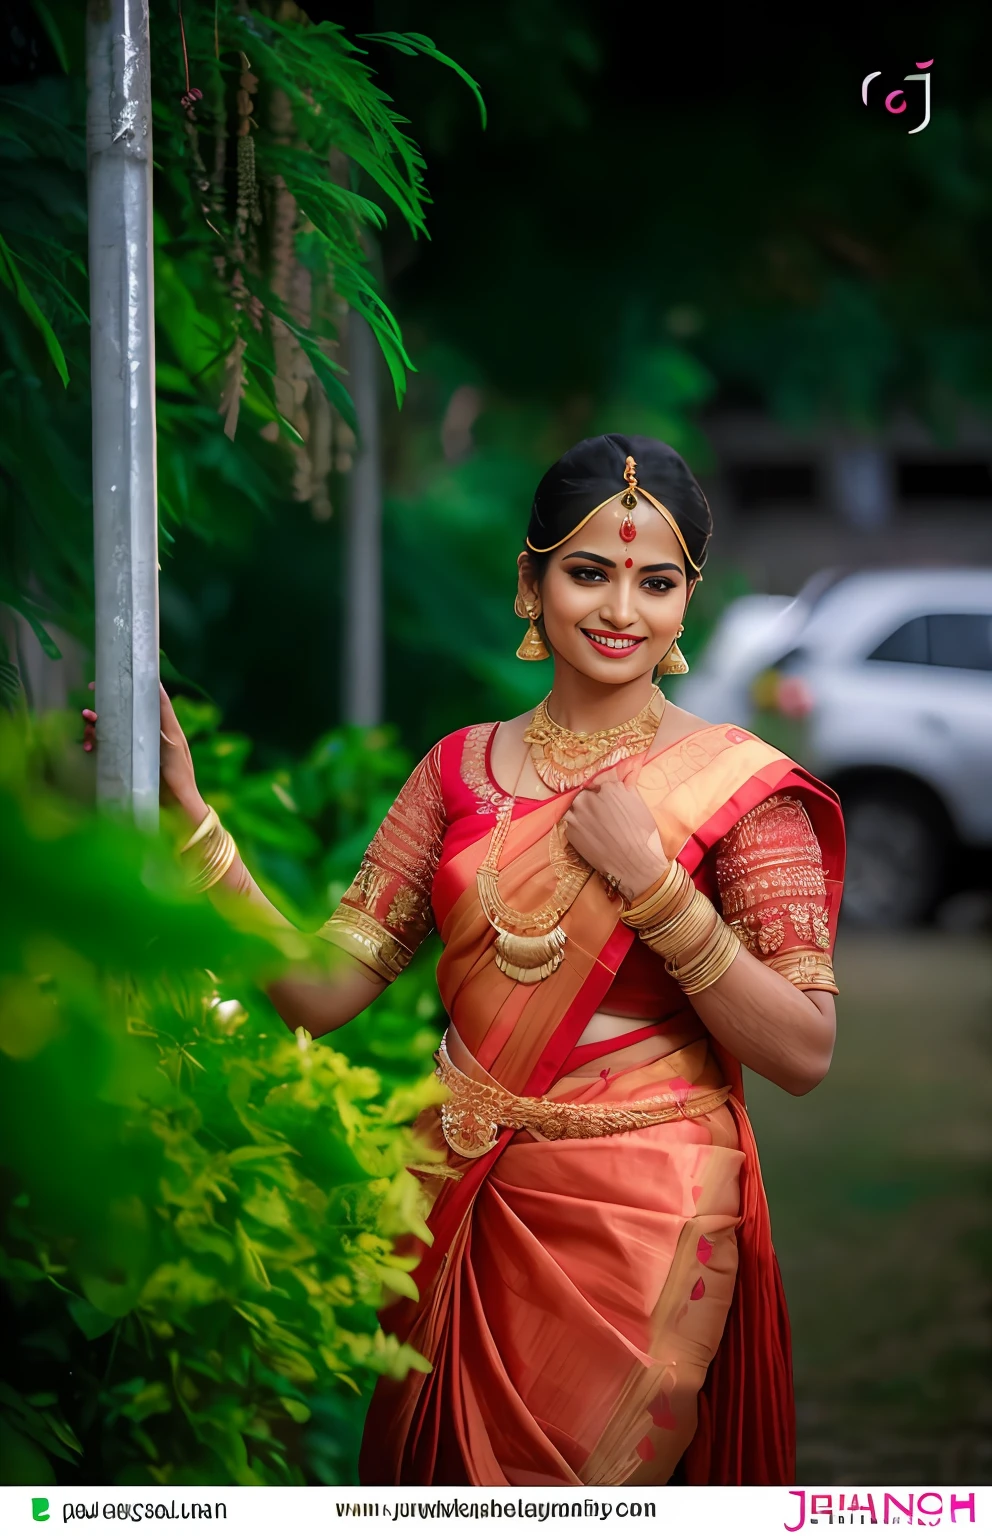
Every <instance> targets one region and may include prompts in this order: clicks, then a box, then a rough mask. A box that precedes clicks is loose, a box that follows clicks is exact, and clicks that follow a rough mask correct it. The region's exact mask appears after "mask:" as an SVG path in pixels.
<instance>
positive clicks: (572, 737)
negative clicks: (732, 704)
mask: <svg viewBox="0 0 992 1536" xmlns="http://www.w3.org/2000/svg"><path fill="white" fill-rule="evenodd" d="M665 702H666V701H665V695H664V694H663V693H662V691H661V689H660V688H652V690H651V697H650V699H648V702H647V703H646V704H645V706H644V708H643V709H642V710H640V712H639V713H638V714H636V715H634V717H633V719H631V720H624V721H623V723H622V724H621V725H608V726H606V727H605V729H603V730H601V731H567V730H566V729H565V727H564V726H563V725H559V724H558V723H557V721H555V720H552V718H551V716H550V715H549V714H548V701H547V699H542V700H541V702H540V704H539V705H538V706H537V708H536V709H535V711H534V718H533V720H532V721H531V723H530V725H529V726H528V727H527V729H526V730H525V731H524V741H526V742H529V743H530V753H531V759H532V760H533V763H534V769H535V771H536V773H537V776H538V778H539V779H540V780H541V782H542V784H546V785H547V786H548V788H549V789H553V790H554V791H555V792H556V793H557V794H561V793H562V792H563V791H564V790H566V789H578V787H579V786H580V785H581V784H584V783H585V781H586V779H588V778H590V777H591V776H592V775H593V774H594V773H599V772H600V770H601V769H605V768H612V767H613V766H614V765H615V764H616V763H621V762H623V760H624V758H627V757H633V756H634V754H635V753H637V752H643V751H644V750H645V749H646V748H647V747H649V746H650V745H651V743H652V741H654V738H655V735H656V734H657V731H658V726H659V724H660V722H661V717H662V715H663V714H664V712H665Z"/></svg>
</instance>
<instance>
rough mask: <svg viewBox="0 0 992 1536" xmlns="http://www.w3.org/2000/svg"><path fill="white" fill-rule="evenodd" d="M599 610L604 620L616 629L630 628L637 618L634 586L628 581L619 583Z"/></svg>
mask: <svg viewBox="0 0 992 1536" xmlns="http://www.w3.org/2000/svg"><path fill="white" fill-rule="evenodd" d="M599 611H600V613H601V614H602V616H603V620H604V622H605V623H607V624H612V626H613V628H614V629H629V628H630V626H631V625H632V624H633V623H634V621H635V620H636V618H637V610H636V608H635V606H634V592H633V588H632V587H631V586H630V585H629V584H628V583H627V582H620V583H618V584H617V585H616V586H615V587H614V588H613V589H612V591H611V592H610V595H609V597H608V598H607V600H606V602H605V603H603V604H602V605H601V606H600V610H599Z"/></svg>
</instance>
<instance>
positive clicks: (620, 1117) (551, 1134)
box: [434, 1041, 730, 1157]
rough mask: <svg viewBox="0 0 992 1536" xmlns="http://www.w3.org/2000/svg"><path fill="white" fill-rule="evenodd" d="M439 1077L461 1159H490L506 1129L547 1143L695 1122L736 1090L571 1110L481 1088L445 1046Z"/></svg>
mask: <svg viewBox="0 0 992 1536" xmlns="http://www.w3.org/2000/svg"><path fill="white" fill-rule="evenodd" d="M434 1059H435V1061H436V1062H437V1076H438V1077H439V1078H440V1079H441V1082H442V1083H443V1084H444V1086H445V1088H447V1089H448V1090H449V1092H450V1094H451V1098H450V1099H449V1100H448V1102H447V1103H446V1104H442V1106H441V1129H442V1131H443V1132H444V1139H445V1141H446V1142H447V1143H448V1146H449V1147H450V1148H451V1150H452V1152H457V1153H458V1155H459V1157H484V1156H485V1154H486V1153H487V1152H491V1151H492V1149H493V1147H495V1145H496V1143H497V1142H498V1140H499V1133H500V1131H501V1130H502V1129H505V1128H507V1127H511V1128H512V1129H513V1130H515V1131H531V1132H533V1133H534V1134H535V1135H537V1136H542V1137H544V1139H545V1140H546V1141H561V1140H562V1139H564V1138H571V1137H578V1136H614V1135H615V1134H616V1133H617V1132H618V1131H636V1130H640V1128H641V1127H642V1126H645V1125H663V1124H664V1122H665V1121H666V1120H695V1119H697V1118H698V1117H699V1116H700V1115H706V1114H709V1113H710V1111H711V1110H714V1109H718V1108H719V1106H720V1105H721V1104H724V1103H726V1101H727V1099H728V1098H729V1097H730V1088H729V1087H725V1088H704V1089H700V1090H698V1091H697V1090H695V1089H694V1090H692V1091H691V1092H690V1093H688V1094H687V1093H685V1092H684V1091H683V1092H682V1093H679V1094H675V1093H664V1094H659V1095H658V1097H657V1098H654V1099H641V1100H635V1101H633V1102H631V1103H629V1104H568V1103H564V1102H562V1101H561V1100H559V1099H544V1098H542V1099H524V1098H519V1097H518V1096H517V1094H515V1093H510V1092H509V1090H508V1089H506V1088H501V1087H500V1085H499V1084H498V1083H479V1082H476V1080H475V1078H474V1077H469V1076H467V1074H466V1073H464V1072H462V1071H461V1070H460V1069H459V1068H458V1067H456V1066H455V1064H454V1062H453V1061H452V1060H451V1057H450V1056H449V1055H448V1053H447V1051H446V1050H445V1047H444V1042H443V1041H442V1042H441V1045H440V1047H439V1049H438V1051H437V1054H436V1056H435V1058H434Z"/></svg>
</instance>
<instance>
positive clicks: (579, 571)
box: [569, 565, 606, 581]
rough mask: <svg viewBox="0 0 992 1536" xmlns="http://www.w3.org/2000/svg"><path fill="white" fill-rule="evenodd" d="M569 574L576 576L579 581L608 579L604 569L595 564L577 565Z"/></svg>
mask: <svg viewBox="0 0 992 1536" xmlns="http://www.w3.org/2000/svg"><path fill="white" fill-rule="evenodd" d="M569 574H570V575H572V576H574V577H575V579H576V580H577V581H605V580H606V575H605V573H604V572H603V571H600V570H597V568H596V567H595V566H594V565H577V566H575V567H574V568H573V570H572V571H571V572H570V573H569Z"/></svg>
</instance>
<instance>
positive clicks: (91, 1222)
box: [0, 706, 437, 1484]
mask: <svg viewBox="0 0 992 1536" xmlns="http://www.w3.org/2000/svg"><path fill="white" fill-rule="evenodd" d="M186 713H187V718H189V715H190V708H189V706H187V710H186ZM204 724H205V722H203V721H202V719H201V726H202V725H204ZM70 731H71V722H69V721H66V720H61V719H59V718H57V717H48V719H47V720H46V721H45V722H44V726H43V728H30V727H28V728H27V730H26V729H25V726H24V724H23V722H22V724H21V725H20V726H15V725H14V724H13V723H10V724H4V725H3V728H2V739H0V761H2V763H3V777H2V782H0V839H2V841H3V845H4V850H5V881H4V891H5V895H6V900H5V902H4V912H3V922H2V924H0V1093H2V1096H3V1102H4V1105H5V1115H4V1119H3V1124H2V1128H0V1164H2V1166H3V1168H4V1170H5V1173H4V1183H3V1199H2V1207H3V1215H2V1221H3V1228H2V1233H3V1235H2V1239H0V1241H2V1249H0V1275H2V1278H3V1280H4V1282H5V1288H6V1290H7V1292H8V1296H9V1299H10V1302H11V1303H12V1307H13V1312H14V1317H15V1320H16V1328H15V1334H16V1339H17V1345H16V1348H15V1349H13V1350H12V1351H10V1352H9V1353H8V1355H7V1359H6V1362H5V1375H6V1377H7V1380H6V1383H5V1384H4V1385H2V1386H0V1416H2V1418H3V1421H4V1442H5V1458H6V1460H5V1463H4V1468H3V1471H4V1474H5V1480H7V1481H14V1482H20V1481H25V1480H27V1481H31V1482H36V1483H44V1482H50V1481H54V1480H55V1478H56V1476H59V1477H61V1478H63V1480H71V1481H79V1480H83V1481H92V1482H96V1483H101V1482H105V1483H114V1482H117V1483H127V1482H136V1483H141V1482H160V1483H213V1482H221V1483H224V1482H235V1483H245V1484H248V1483H291V1482H301V1481H304V1480H306V1479H307V1478H308V1477H310V1478H311V1479H312V1478H313V1477H314V1475H316V1474H315V1473H314V1472H313V1471H312V1470H311V1469H310V1462H309V1460H308V1456H309V1452H308V1449H307V1445H308V1442H307V1433H308V1431H306V1430H305V1429H304V1428H303V1426H305V1425H306V1424H307V1422H308V1420H309V1419H310V1416H311V1411H312V1408H313V1406H314V1405H315V1404H316V1405H317V1406H318V1410H319V1412H318V1418H319V1422H320V1426H321V1432H320V1435H319V1437H318V1440H319V1456H318V1462H319V1468H320V1475H322V1476H325V1477H336V1478H338V1479H347V1478H348V1477H349V1476H351V1475H353V1467H352V1460H353V1456H354V1451H355V1441H356V1436H357V1429H358V1425H359V1424H360V1418H361V1414H360V1411H359V1412H354V1411H352V1412H351V1413H349V1412H348V1410H347V1407H346V1404H347V1402H348V1401H349V1400H351V1401H354V1402H355V1404H356V1407H357V1406H358V1401H359V1398H360V1396H362V1395H364V1394H366V1393H367V1391H368V1389H369V1387H370V1385H371V1382H372V1381H373V1380H374V1378H375V1376H376V1375H377V1374H381V1373H384V1372H385V1373H390V1374H395V1375H403V1374H404V1373H405V1372H406V1371H407V1370H408V1369H410V1368H414V1369H425V1368H426V1362H424V1361H423V1360H421V1359H420V1358H419V1357H418V1356H417V1355H416V1354H415V1352H414V1351H412V1350H411V1349H409V1348H407V1347H405V1346H401V1345H399V1344H398V1343H397V1341H396V1340H395V1339H391V1338H387V1337H385V1336H384V1335H383V1334H382V1332H381V1330H380V1329H379V1328H378V1325H377V1322H376V1317H375V1308H376V1307H377V1306H378V1305H380V1304H381V1301H382V1298H383V1293H384V1290H386V1289H388V1290H389V1291H390V1292H392V1293H398V1294H402V1295H409V1294H411V1286H412V1282H411V1280H410V1278H409V1270H410V1268H411V1261H410V1260H407V1259H403V1258H402V1257H399V1256H398V1255H397V1254H396V1253H394V1251H393V1243H394V1240H395V1239H396V1238H397V1237H398V1236H400V1235H402V1234H404V1233H409V1232H417V1233H419V1234H420V1235H424V1233H425V1228H424V1226H423V1220H422V1214H421V1210H420V1205H419V1186H418V1184H417V1182H416V1180H415V1179H414V1177H413V1175H411V1174H410V1173H409V1172H407V1170H406V1165H407V1164H408V1163H409V1162H410V1161H413V1160H415V1148H414V1143H413V1141H412V1139H411V1134H410V1131H409V1130H408V1128H407V1126H408V1123H409V1121H410V1120H411V1119H412V1118H413V1116H414V1115H415V1114H416V1112H417V1111H418V1109H419V1108H421V1107H422V1106H423V1105H424V1104H425V1103H427V1102H429V1101H431V1100H432V1099H433V1098H434V1096H435V1095H436V1091H437V1089H436V1081H435V1080H434V1079H433V1078H428V1079H427V1080H426V1081H425V1080H424V1079H423V1067H424V1064H425V1062H426V1061H428V1060H429V1051H430V1048H431V1046H432V1044H433V1043H434V1041H435V1040H436V1032H434V1031H432V1030H431V1029H430V1027H429V1016H430V1014H431V1013H432V1012H433V1010H434V1008H435V1007H436V1004H435V1003H433V1002H432V1001H430V1000H426V999H424V998H423V997H422V996H420V995H418V993H422V992H423V979H421V980H420V981H419V983H418V981H417V978H416V977H415V976H413V975H410V976H408V977H406V978H404V981H403V983H402V995H398V996H397V997H396V998H392V999H390V1001H389V1007H388V1009H387V1010H386V1020H385V1023H386V1028H385V1032H384V1034H382V1035H381V1037H380V1044H381V1043H382V1041H383V1040H385V1039H387V1038H388V1037H389V1036H390V1034H392V1035H393V1036H394V1037H396V1038H397V1039H398V1038H399V1037H400V1035H401V1033H402V1034H404V1035H405V1037H406V1038H405V1042H404V1046H405V1049H404V1050H401V1051H400V1052H399V1053H398V1055H397V1061H396V1064H395V1066H398V1067H399V1072H398V1073H397V1072H396V1070H395V1066H394V1068H393V1072H392V1085H391V1086H390V1085H389V1084H388V1083H387V1084H384V1082H383V1078H382V1076H381V1074H380V1073H379V1072H377V1071H376V1070H374V1068H373V1067H372V1066H371V1065H368V1064H362V1063H360V1062H354V1061H349V1059H348V1058H347V1057H346V1056H345V1055H343V1054H342V1053H341V1052H340V1051H339V1050H337V1049H335V1046H334V1045H333V1044H331V1043H320V1042H318V1043H314V1044H308V1043H307V1042H305V1041H298V1040H297V1039H295V1038H294V1037H293V1036H292V1035H290V1034H289V1033H288V1031H287V1030H286V1028H285V1026H284V1025H283V1024H282V1022H281V1020H280V1019H279V1018H278V1017H277V1016H276V1015H275V1013H274V1011H273V1009H272V1008H271V1005H270V1004H269V1003H268V1001H267V999H266V997H265V995H264V992H263V991H262V990H261V983H262V981H264V980H265V979H266V978H269V977H272V976H274V975H277V974H279V972H280V971H281V969H283V968H284V967H285V965H286V964H287V962H289V961H291V960H294V959H296V960H299V959H302V958H304V957H305V956H307V955H311V956H313V955H314V954H315V952H319V953H320V954H321V955H322V956H323V959H322V960H319V961H318V963H323V964H328V963H333V962H332V961H330V960H328V956H333V954H334V951H331V950H328V947H327V946H326V945H323V944H321V942H320V941H319V940H308V939H306V938H305V936H304V935H302V934H299V933H296V932H295V931H294V932H288V931H285V930H281V929H280V930H273V929H271V928H269V927H266V928H260V927H259V925H258V923H257V922H256V923H255V924H254V925H252V926H248V921H247V918H246V916H245V913H244V911H243V909H241V908H240V907H239V906H238V904H236V905H235V907H234V908H233V909H232V910H231V911H230V912H226V913H224V914H223V915H221V914H219V913H218V912H216V911H214V910H213V908H212V906H211V904H210V903H209V901H207V900H206V899H204V898H195V897H192V896H190V895H189V894H188V892H187V891H186V890H185V888H184V886H183V884H182V880H181V876H180V874H179V872H178V870H177V867H176V864H175V860H174V857H173V856H172V854H171V852H170V847H169V845H168V844H167V842H166V841H164V840H163V841H161V842H156V841H155V840H151V841H149V840H148V839H147V838H144V837H141V836H139V835H138V834H137V833H136V832H135V831H134V830H133V829H129V828H127V827H125V826H122V825H117V824H115V823H114V822H110V821H108V820H106V819H105V818H96V817H95V816H94V815H93V813H92V812H91V811H88V810H85V809H84V808H82V807H81V806H80V805H79V803H78V802H73V801H71V800H69V799H67V798H66V797H65V795H63V794H60V793H58V792H56V791H55V790H53V789H52V787H51V784H50V782H46V780H49V781H50V780H51V779H52V777H53V776H54V771H55V768H56V766H57V763H58V761H59V758H60V757H61V756H62V755H64V753H65V752H66V751H67V750H68V742H69V734H70ZM205 740H209V751H210V753H211V754H212V761H213V763H214V765H215V766H214V772H213V778H214V780H215V785H214V787H215V789H219V788H220V785H221V781H224V782H226V783H227V784H228V785H229V786H232V787H233V781H234V773H235V771H236V770H235V769H233V768H232V764H234V763H235V761H236V760H237V757H238V754H237V753H236V752H234V751H232V750H230V738H224V737H218V736H216V735H214V736H212V737H210V738H205ZM73 750H75V751H77V754H78V749H73ZM200 755H201V760H202V759H203V754H202V753H201V754H200ZM374 760H375V761H376V763H377V768H376V772H377V774H378V782H379V784H380V786H381V787H382V789H383V792H385V784H386V782H387V779H388V776H389V773H390V772H391V771H392V772H393V773H394V774H395V772H396V770H397V769H399V768H400V762H399V759H398V758H397V757H395V756H394V757H393V758H390V757H389V755H388V753H387V754H385V755H384V756H382V757H381V758H376V759H374ZM371 761H373V759H372V758H371V757H370V755H369V753H368V752H367V751H366V756H365V759H364V764H365V769H366V773H364V774H363V765H362V757H361V749H360V745H359V743H358V742H357V741H355V740H352V741H350V742H347V743H340V751H337V752H336V751H335V749H334V743H333V741H332V740H330V739H329V740H328V741H325V742H324V743H322V744H321V747H320V749H319V750H318V751H316V752H315V753H314V754H313V762H312V763H311V764H309V765H308V766H307V769H306V772H305V773H304V774H303V775H302V776H301V778H300V779H299V781H298V782H297V784H295V785H294V788H296V789H297V792H298V793H299V795H300V798H301V799H304V798H305V796H306V793H307V792H308V789H309V792H311V793H312V794H313V795H314V797H315V798H314V799H313V800H312V802H311V803H312V805H314V806H317V805H319V804H320V795H321V793H323V791H315V790H313V789H312V782H313V781H315V780H316V779H318V778H319V776H320V774H321V773H323V774H325V776H326V777H327V780H328V782H329V783H330V784H331V786H332V789H334V790H335V792H336V791H337V790H340V792H341V802H342V804H343V805H344V806H345V810H344V811H343V813H342V814H343V816H344V817H345V818H347V817H350V818H351V819H352V821H353V823H354V825H355V826H356V828H357V826H358V825H359V823H360V822H361V820H362V818H363V816H364V817H365V818H366V831H365V832H364V833H363V834H362V835H363V836H366V837H367V835H368V833H367V817H368V814H369V809H370V801H369V799H368V798H367V797H366V798H364V799H363V798H362V790H361V785H362V782H363V778H367V769H368V767H369V764H370V762H371ZM203 776H204V779H205V780H206V781H209V779H210V778H211V772H210V769H209V768H208V766H207V763H206V761H203ZM263 778H264V776H258V777H256V778H255V779H252V777H251V776H250V775H249V776H248V778H247V779H246V781H245V793H244V794H243V795H242V794H240V793H239V795H238V804H239V805H240V806H242V807H243V814H244V820H245V825H246V827H251V828H253V829H254V835H255V837H256V838H257V840H258V843H259V845H260V846H261V845H263V844H264V845H265V846H267V847H269V848H270V849H272V850H279V851H280V852H281V853H282V855H283V856H286V852H287V847H288V844H289V833H288V830H287V829H288V826H289V820H288V819H287V820H286V821H284V822H280V819H279V817H278V816H277V815H273V816H271V817H267V816H266V815H265V814H263V813H262V812H261V811H259V809H258V806H259V804H261V802H262V799H263V784H262V780H263ZM273 782H277V781H273ZM349 783H350V785H351V790H350V794H349V791H348V785H349ZM393 788H394V789H395V778H394V782H393ZM270 792H271V786H270ZM272 798H273V800H274V803H275V804H276V805H277V806H279V807H280V808H281V810H282V811H283V813H284V815H285V817H286V818H290V816H291V813H290V811H289V809H288V807H287V806H286V804H285V801H284V800H283V799H280V798H279V796H276V795H273V796H272ZM311 836H312V833H311ZM309 847H310V845H309V844H307V843H306V842H305V841H304V840H299V839H298V841H297V844H296V845H295V848H296V851H297V852H299V850H300V849H304V850H307V849H309ZM316 867H319V865H318V866H316ZM365 1024H366V1028H367V1027H368V1021H365ZM373 1028H376V1032H377V1033H379V1031H378V1029H377V1027H376V1026H375V1024H374V1023H373ZM414 1042H416V1044H417V1048H418V1049H417V1056H418V1067H417V1076H416V1077H414V1076H413V1073H412V1071H411V1070H410V1069H411V1068H412V1067H413V1065H414V1063H413V1060H412V1055H411V1051H412V1048H413V1044H414ZM404 1065H405V1066H406V1069H407V1070H406V1076H403V1075H402V1074H403V1067H404ZM329 1426H330V1427H329ZM60 1467H61V1468H62V1470H61V1471H59V1470H58V1468H60Z"/></svg>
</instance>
